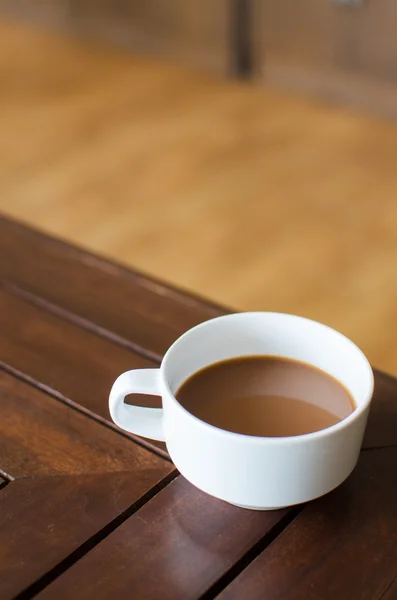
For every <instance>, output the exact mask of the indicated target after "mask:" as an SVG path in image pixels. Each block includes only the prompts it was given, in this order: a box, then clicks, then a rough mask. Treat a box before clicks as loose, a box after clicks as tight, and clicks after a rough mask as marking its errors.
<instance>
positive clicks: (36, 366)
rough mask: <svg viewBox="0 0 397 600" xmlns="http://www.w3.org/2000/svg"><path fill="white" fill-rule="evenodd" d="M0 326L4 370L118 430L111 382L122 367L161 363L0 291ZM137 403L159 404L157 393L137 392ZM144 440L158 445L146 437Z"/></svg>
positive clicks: (122, 369)
mask: <svg viewBox="0 0 397 600" xmlns="http://www.w3.org/2000/svg"><path fill="white" fill-rule="evenodd" d="M0 329H1V332H2V334H1V336H0V363H2V364H3V365H4V366H5V368H8V369H11V370H12V371H13V372H17V373H20V374H22V375H23V376H24V377H27V378H28V379H30V380H32V381H33V382H35V383H36V384H37V385H39V386H40V387H42V388H44V389H46V390H48V391H50V392H51V393H52V394H54V395H55V396H57V397H59V398H61V399H64V400H65V401H67V402H69V403H71V404H73V405H76V406H78V407H80V408H81V409H82V410H86V411H88V413H89V414H93V415H98V416H99V418H101V419H103V420H104V421H106V422H107V423H109V424H110V425H111V426H112V427H114V428H116V426H114V425H113V423H112V422H111V419H110V415H109V410H108V395H109V391H110V388H111V385H112V383H113V381H114V380H115V379H116V377H117V376H118V375H119V374H120V373H122V372H123V371H127V370H129V369H135V368H144V367H153V366H157V363H154V362H153V361H149V360H148V359H146V358H142V357H141V356H139V355H138V354H136V353H135V352H133V351H131V350H129V349H127V348H124V347H122V346H120V345H118V344H116V343H114V342H111V341H110V340H107V339H106V338H103V337H102V336H98V335H96V334H94V333H92V332H90V331H87V330H85V329H82V328H81V327H78V326H77V325H75V324H73V323H70V322H68V321H64V320H63V319H61V318H59V317H57V316H55V315H53V314H51V313H49V312H48V311H46V310H45V309H44V308H40V307H37V306H34V305H32V304H30V303H28V302H26V301H24V300H22V299H20V298H18V297H15V296H13V295H10V294H8V293H5V292H4V291H1V289H0ZM134 401H135V402H138V403H139V404H141V405H145V406H160V405H161V400H160V398H159V397H156V396H139V398H135V399H134ZM134 439H135V438H134ZM141 443H143V444H149V446H150V447H155V446H154V445H153V444H151V443H149V442H146V441H145V440H142V441H141ZM156 447H158V448H159V449H160V450H161V452H164V444H161V443H160V442H159V443H156Z"/></svg>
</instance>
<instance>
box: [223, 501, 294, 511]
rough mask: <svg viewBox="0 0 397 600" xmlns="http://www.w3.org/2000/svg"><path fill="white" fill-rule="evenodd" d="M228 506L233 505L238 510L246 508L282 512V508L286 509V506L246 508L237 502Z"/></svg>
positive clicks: (246, 507)
mask: <svg viewBox="0 0 397 600" xmlns="http://www.w3.org/2000/svg"><path fill="white" fill-rule="evenodd" d="M228 504H232V505H233V506H237V507H238V508H245V509H247V510H281V509H282V508H285V506H270V507H266V506H244V505H243V504H236V503H235V502H228Z"/></svg>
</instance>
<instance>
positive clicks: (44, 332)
mask: <svg viewBox="0 0 397 600" xmlns="http://www.w3.org/2000/svg"><path fill="white" fill-rule="evenodd" d="M11 225H12V226H13V227H11V231H12V234H13V236H14V234H18V235H20V238H19V241H20V242H21V243H24V240H25V238H27V239H29V240H30V243H31V244H32V245H31V246H29V247H28V250H29V252H28V254H29V256H32V255H34V252H36V257H37V253H38V254H39V258H40V261H38V263H39V264H40V265H41V266H40V269H42V268H43V264H44V268H43V271H41V272H39V273H38V275H39V277H38V278H36V275H37V272H36V271H37V266H35V260H33V261H31V263H29V265H28V267H26V266H25V265H24V264H23V263H24V261H23V256H22V255H21V256H20V264H18V261H17V265H18V268H19V267H21V272H19V271H18V269H17V270H16V271H15V272H14V273H12V272H11V273H10V271H9V269H8V267H7V264H5V263H7V261H2V262H1V264H0V273H1V275H2V276H5V278H6V280H7V282H8V283H7V285H8V288H6V291H4V290H3V292H2V293H1V294H0V306H1V302H3V303H4V304H3V308H5V310H6V311H8V314H9V315H11V317H12V318H10V321H9V323H8V330H7V340H8V341H7V344H6V348H3V349H2V350H3V351H4V350H5V359H6V360H5V361H3V364H4V365H5V367H6V368H7V369H8V370H9V371H10V372H13V373H18V375H19V376H20V377H22V378H25V379H26V380H28V381H30V382H31V383H32V384H34V385H36V386H38V387H43V388H45V389H46V390H47V391H49V392H50V393H51V394H52V395H53V396H54V397H57V398H59V399H62V400H63V401H65V402H68V403H69V404H71V405H73V406H76V407H78V408H79V409H80V410H86V411H88V412H89V414H91V415H92V416H95V415H97V414H98V415H99V418H100V419H101V420H106V419H107V418H108V415H107V414H105V413H104V412H103V410H104V406H106V402H105V404H104V397H103V389H104V387H103V386H104V383H105V381H104V379H106V377H109V378H110V380H112V379H113V378H114V376H113V368H114V369H115V368H116V365H117V368H119V367H121V365H122V363H123V361H124V360H126V361H127V359H128V361H129V364H128V366H127V367H126V368H131V367H132V366H135V364H138V363H139V364H140V366H152V365H153V364H154V363H153V362H152V361H150V360H148V357H151V358H155V359H158V358H159V357H160V356H161V352H163V351H164V349H162V347H161V345H158V342H157V341H156V339H154V338H153V337H152V336H153V330H152V321H151V319H152V314H151V312H150V311H147V312H146V314H145V315H142V318H143V319H147V322H146V324H145V328H146V329H145V328H144V329H142V328H141V329H138V330H137V332H136V331H135V330H134V327H132V328H131V329H130V330H129V331H128V332H127V336H128V337H125V335H123V332H124V329H123V328H124V325H125V323H124V321H123V315H122V316H121V318H120V315H119V313H118V312H117V311H115V310H114V308H115V305H114V304H111V303H107V302H106V303H105V304H104V305H101V306H100V307H99V309H98V307H96V315H95V322H94V321H92V320H91V318H90V315H89V313H88V312H87V311H88V309H89V305H85V304H84V303H83V305H80V304H79V302H80V298H79V294H83V295H84V294H85V293H88V294H89V295H90V297H91V301H94V298H95V294H96V291H97V289H98V285H97V284H98V281H97V279H96V276H95V272H94V271H95V269H96V265H97V261H98V264H100V265H101V270H102V271H103V272H104V273H105V276H104V277H105V280H106V285H107V286H108V288H107V289H108V290H110V289H111V286H114V287H117V285H118V284H117V281H118V278H121V279H122V280H123V281H124V277H125V278H126V279H127V281H128V288H129V290H128V291H129V294H130V297H129V304H130V305H131V304H133V302H134V298H135V296H134V293H135V285H136V280H135V279H134V278H135V277H138V281H139V286H141V287H139V286H138V287H139V293H140V294H141V293H142V289H143V290H144V293H143V294H144V296H145V294H146V293H147V289H149V292H150V293H149V295H148V298H147V300H148V302H149V298H150V301H151V302H152V303H153V306H154V309H155V311H156V310H158V309H161V306H160V307H158V306H157V304H156V302H157V300H156V298H153V297H152V296H151V295H152V293H153V288H152V287H151V286H149V288H147V287H145V284H144V283H143V282H144V281H146V280H145V278H144V277H143V276H136V275H135V274H129V272H128V271H126V270H125V269H123V268H121V267H118V266H115V265H112V264H110V263H107V262H106V261H103V260H102V259H98V258H96V257H93V256H92V255H89V254H88V253H84V252H81V251H79V250H75V249H73V248H72V249H70V248H69V247H68V246H66V245H65V244H63V243H62V242H57V241H56V240H49V241H48V240H47V238H44V237H43V236H41V234H38V233H36V232H29V230H27V229H26V228H24V227H23V226H20V225H18V224H11ZM6 229H7V230H8V231H10V229H9V228H8V227H7V228H6ZM18 232H19V233H18ZM13 236H12V237H13ZM4 239H5V238H4V237H3V236H2V237H1V238H0V246H1V243H2V242H3V241H4ZM17 239H18V236H17ZM32 239H33V240H34V242H35V244H37V246H35V245H34V244H33V243H32ZM47 244H48V246H47ZM53 245H54V246H53ZM42 246H44V247H45V248H46V252H47V253H46V252H44V253H43V254H40V253H39V251H40V252H41V250H40V248H42ZM8 248H9V246H8ZM53 248H56V249H57V252H58V249H59V248H61V250H60V251H59V253H60V256H61V259H60V261H59V263H57V262H56V261H55V263H54V262H51V261H52V260H53V257H52V254H51V253H52V251H53ZM5 250H6V251H7V247H6V248H5ZM75 253H76V254H75ZM81 254H83V256H84V260H83V264H84V262H87V261H88V264H89V271H88V273H87V272H86V270H85V269H86V265H85V264H84V268H83V270H82V272H80V271H79V269H78V262H79V260H78V258H76V256H81ZM2 256H3V257H4V253H3V254H2ZM70 256H72V257H73V260H72V263H73V264H72V267H70V262H69V261H70ZM10 257H11V255H10V254H8V258H10ZM65 257H66V258H65ZM87 257H89V258H87ZM46 261H47V262H46ZM65 261H66V267H68V268H70V269H71V271H72V272H74V270H75V269H74V267H76V271H77V274H78V276H77V282H78V285H73V276H72V275H70V279H69V281H68V282H67V284H68V286H69V287H70V288H71V290H69V294H70V296H67V295H66V300H65V297H64V296H63V294H64V292H65V288H64V287H63V282H62V277H61V275H62V269H63V268H64V267H65ZM76 262H77V264H76ZM4 265H5V266H6V267H7V268H5V269H4ZM93 265H94V266H93ZM35 269H36V271H35ZM40 269H39V270H40ZM58 271H59V274H58V279H57V272H58ZM108 271H109V272H110V273H111V274H112V276H111V277H110V280H108V275H109V273H108ZM115 273H116V274H117V276H116V275H115ZM121 273H122V274H121ZM48 275H51V277H49V276H48ZM87 275H88V276H87ZM130 276H131V277H132V280H130V279H129V277H130ZM53 277H55V281H56V285H55V292H54V289H53V287H52V286H51V285H49V283H48V282H51V279H52V278H53ZM101 277H102V274H101ZM87 280H88V281H89V284H88V288H87ZM131 281H133V286H132V287H131V285H132V284H131ZM38 282H39V283H38ZM101 284H102V279H101ZM156 285H157V284H156ZM159 285H160V288H159V289H160V290H164V289H167V290H168V289H169V288H167V286H164V287H162V286H161V284H159ZM41 286H42V287H41ZM79 286H81V287H79ZM99 287H100V286H99ZM32 289H33V291H32ZM156 289H157V288H156ZM76 290H77V291H76ZM169 293H170V296H171V297H172V299H173V300H172V302H174V300H175V298H174V296H173V295H172V294H173V292H172V291H170V292H169ZM174 293H175V294H176V295H177V297H178V294H179V293H178V292H174ZM57 294H58V295H57ZM116 296H117V294H116ZM138 297H139V298H140V296H139V294H138ZM167 297H168V296H167ZM181 298H183V296H180V297H178V300H177V303H176V305H175V307H174V308H173V309H172V310H174V309H175V311H176V314H178V311H179V310H180V304H179V303H180V302H182V305H183V301H182V299H181ZM120 301H121V302H122V307H124V308H121V309H120V312H121V311H122V310H127V305H126V303H125V298H124V296H122V297H121V298H120ZM123 302H124V304H123ZM140 302H143V309H142V305H141V306H140V308H139V310H143V311H144V310H146V308H147V306H148V303H147V302H146V300H144V301H142V300H140ZM57 303H58V304H57ZM192 305H193V310H192V311H191V312H189V311H190V309H189V311H188V312H189V314H188V315H186V314H184V317H183V318H184V319H187V320H186V321H184V320H183V326H184V327H185V326H186V327H189V326H191V325H193V324H195V320H196V319H198V318H199V315H200V320H203V319H204V318H209V313H208V312H206V310H204V308H203V309H202V311H201V309H200V307H201V304H200V301H198V300H193V301H192ZM13 306H15V307H16V308H15V310H14V311H13V309H12V307H13ZM189 306H190V305H189ZM190 307H191V306H190ZM217 310H218V309H216V308H213V307H212V308H210V311H209V312H210V313H211V314H210V316H216V314H220V313H221V312H222V310H219V313H218V312H217ZM0 312H2V311H0ZM4 314H7V313H4ZM21 314H22V315H23V318H22V319H21ZM136 314H138V317H136V315H134V318H137V319H138V320H139V319H140V318H141V315H140V314H139V312H138V313H136ZM128 316H129V315H128ZM128 316H127V320H128ZM18 318H19V319H20V321H19V326H18ZM162 318H164V315H163V316H162V317H161V318H160V319H159V317H158V315H157V316H156V318H155V320H154V321H155V326H156V327H157V328H159V327H160V328H161V327H163V324H162V323H161V319H162ZM178 322H179V321H178V319H176V321H175V320H174V322H173V325H172V328H167V326H164V328H163V331H165V333H164V334H163V336H162V342H161V343H162V344H163V343H165V342H167V343H168V340H169V339H171V338H170V337H169V336H171V333H170V330H171V329H172V335H173V336H175V337H177V336H178V335H179V334H180V333H182V330H181V327H182V326H181V325H178ZM188 322H189V323H188ZM29 323H35V324H36V330H35V329H34V327H33V331H32V330H30V331H29ZM38 323H39V325H38V328H37V324H38ZM98 323H99V324H98ZM110 323H113V325H111V326H110ZM11 324H12V326H11ZM148 324H149V325H148ZM6 325H7V323H4V326H6ZM113 326H114V327H115V329H116V331H117V333H116V334H113V331H112V330H111V329H110V327H113ZM82 327H84V329H82ZM178 328H179V329H178ZM55 332H58V335H59V334H60V333H62V335H60V336H59V337H60V338H61V340H64V339H67V340H68V342H67V343H66V344H64V346H66V349H65V348H63V349H61V350H59V349H58V352H60V354H59V355H56V356H55V357H52V354H53V352H54V351H55V349H56V348H58V346H55V345H54V344H53V340H54V334H55ZM38 333H39V335H38ZM135 334H137V335H138V338H139V342H138V343H137V342H135V341H134V339H136V338H135ZM56 337H57V336H56V335H55V339H56ZM51 342H52V343H51ZM121 346H124V347H121ZM43 348H47V353H46V354H44V356H43V355H42V350H43ZM48 348H50V349H51V352H48ZM131 348H134V349H135V350H136V351H137V352H134V353H132V352H131V351H130V350H129V349H131ZM21 349H23V351H22V352H21ZM88 350H91V351H92V352H93V353H92V354H90V360H88V361H87V360H86V358H87V356H88V355H87V351H88ZM105 350H106V351H105ZM101 351H102V352H103V354H102V352H101ZM18 352H20V354H19V353H18ZM122 352H123V353H124V354H123V356H122ZM114 354H116V360H115V361H114V363H112V366H111V369H110V370H108V371H106V366H107V365H108V363H109V362H111V359H110V357H111V356H113V355H114ZM142 355H144V356H142ZM92 356H94V357H95V358H94V359H93V358H92ZM98 356H103V360H102V359H101V358H100V359H99V365H98V363H97V358H98ZM132 356H133V360H134V365H132V364H131V361H132ZM34 357H35V360H32V359H33V358H34ZM51 359H52V361H53V362H52V363H51ZM48 360H50V363H48ZM90 361H91V362H90ZM119 361H120V362H119ZM135 361H136V362H135ZM140 361H141V362H140ZM142 361H143V362H142ZM144 361H147V362H144ZM59 364H60V365H61V368H60V370H59V369H58V370H57V368H56V367H57V365H58V366H59ZM65 364H67V365H68V367H67V368H66V371H64V369H63V367H64V365H65ZM156 364H157V363H156ZM49 365H51V366H52V369H49ZM79 365H81V366H80V370H79ZM98 366H100V367H101V369H98ZM71 367H72V369H76V371H75V372H74V374H75V377H74V378H72V379H71V378H70V373H69V376H68V369H70V368H71ZM86 367H88V369H87V370H86ZM103 368H104V369H105V373H106V377H105V378H104V379H103V380H101V381H99V382H98V383H97V390H98V396H97V395H96V394H94V393H93V390H92V388H91V387H90V388H89V389H88V388H85V387H84V386H85V385H86V384H87V381H90V382H91V381H92V377H91V376H88V377H87V376H86V377H85V379H84V377H83V375H84V373H92V374H93V373H94V371H95V372H99V371H101V370H102V369H103ZM126 368H124V367H123V368H120V371H119V372H121V371H122V370H126ZM54 369H55V373H54ZM90 369H91V371H90ZM83 371H84V373H83ZM117 374H118V373H116V375H117ZM110 375H111V377H110ZM49 376H50V377H49ZM79 381H80V382H81V381H84V384H83V385H82V386H81V385H78V382H79ZM106 381H107V380H106ZM393 381H394V380H393V379H392V378H388V376H385V375H383V374H377V399H376V401H375V402H374V410H373V411H372V414H371V421H372V422H370V424H369V427H368V434H367V438H366V444H367V447H378V446H382V445H383V446H390V445H393V443H394V442H395V431H396V429H395V423H396V417H397V413H396V404H395V402H393V397H394V398H395V390H394V391H393V387H394V386H393ZM81 388H83V389H81ZM60 390H61V391H60ZM84 390H86V392H85V393H84ZM101 391H102V392H101ZM107 391H108V390H106V395H107ZM101 393H102V395H101ZM73 398H75V399H73ZM87 402H89V403H90V402H94V404H93V405H92V406H91V407H90V408H87V406H86V404H87ZM101 413H102V414H101ZM102 415H105V416H102ZM96 418H98V417H96ZM179 481H182V482H183V479H179V478H178V482H179ZM173 485H174V488H173V489H179V488H175V485H176V484H173ZM178 485H181V484H179V483H178ZM185 485H187V486H188V489H189V490H190V493H195V494H198V495H199V496H200V493H199V492H198V491H197V490H194V489H193V488H191V486H189V485H188V484H185ZM167 487H168V486H167ZM171 489H172V488H171ZM180 493H181V494H182V492H180ZM202 496H204V504H205V503H206V502H207V501H208V497H206V496H205V495H202ZM162 497H163V496H160V498H162ZM177 500H178V494H176V499H175V501H177ZM193 500H194V499H193ZM193 500H191V499H190V502H193V504H194V501H193ZM211 501H212V502H214V503H215V504H214V509H213V511H214V512H213V513H212V512H210V516H212V518H214V519H215V520H216V519H218V516H219V515H218V513H217V511H220V510H221V508H220V507H221V506H223V507H224V506H227V505H224V504H223V503H219V502H217V501H216V500H213V499H211ZM158 502H160V501H158ZM200 505H201V503H200ZM217 507H219V508H217ZM228 509H229V510H237V511H238V510H239V509H234V508H233V507H228ZM139 512H140V511H139ZM240 512H241V511H240ZM240 512H239V513H231V514H233V516H232V517H230V521H228V522H227V527H225V530H224V531H226V530H227V529H228V528H230V526H231V524H232V523H233V519H234V518H238V519H240V518H241V517H240ZM243 513H244V514H245V515H246V514H247V513H246V511H243ZM248 514H252V513H248ZM268 514H270V513H268ZM237 515H238V516H237ZM207 518H208V514H205V516H204V520H205V519H207ZM245 518H249V519H251V518H253V517H248V516H247V517H244V519H245ZM262 518H263V517H262ZM288 518H289V517H288ZM244 519H243V521H244ZM128 522H129V520H128ZM277 523H279V521H278V520H276V521H275V523H273V522H272V523H270V524H269V523H268V524H267V528H268V529H270V531H273V532H274V531H275V532H276V533H279V530H278V529H277V527H276V525H277ZM281 523H283V521H281ZM274 527H276V530H275V529H274ZM266 531H267V529H266V527H264V529H261V528H260V529H259V532H256V533H259V535H257V536H256V537H255V536H254V537H251V538H250V541H249V542H247V540H245V543H246V544H247V545H246V549H247V548H248V549H247V551H246V552H245V553H244V551H242V550H241V548H240V547H239V548H237V554H236V555H235V556H234V557H233V558H232V559H230V557H229V558H227V560H226V563H224V564H223V569H226V574H227V572H228V570H229V569H233V570H232V575H233V576H234V575H236V574H237V573H236V572H235V570H234V569H235V568H236V567H235V565H236V563H235V562H233V561H236V560H237V562H239V561H244V556H247V553H248V554H249V555H250V560H251V559H252V558H253V556H251V554H250V552H252V545H253V544H254V547H255V545H256V544H258V543H260V542H261V540H265V543H266V540H267V539H270V538H268V537H267V534H266ZM264 533H265V534H266V535H264ZM221 535H223V533H222V534H221ZM250 535H251V534H250ZM270 537H271V536H270ZM149 541H150V540H149ZM207 541H208V543H209V544H210V545H211V543H212V542H211V540H210V539H209V540H207ZM243 541H244V540H243ZM182 548H183V545H182ZM185 550H186V548H185ZM184 552H185V551H184ZM222 552H223V551H222ZM186 556H187V553H186ZM79 557H80V555H79ZM87 559H88V557H87ZM76 560H77V558H76ZM228 561H229V562H228ZM72 562H73V561H72ZM204 562H205V561H204ZM244 564H245V563H244ZM233 565H234V567H233ZM64 566H65V567H66V568H68V567H70V564H69V563H68V562H67V563H66V565H64ZM221 571H222V569H220V571H219V572H217V573H215V574H214V576H213V579H212V580H211V582H207V583H208V586H207V591H205V590H204V591H203V593H204V594H206V593H207V592H208V590H210V589H211V587H212V586H216V585H217V582H218V581H222V578H223V577H225V573H221ZM59 574H60V572H59V571H55V573H54V576H58V575H59ZM196 575H197V574H196ZM65 576H66V575H65ZM198 576H199V578H200V577H202V573H201V572H200V569H198ZM48 582H49V581H48V580H44V582H43V581H42V582H41V584H42V585H43V584H44V585H46V584H47V583H48ZM36 583H37V582H36ZM33 585H35V584H33ZM214 589H215V588H214ZM36 591H38V588H36ZM31 592H32V593H33V592H34V593H36V592H35V590H34V589H31Z"/></svg>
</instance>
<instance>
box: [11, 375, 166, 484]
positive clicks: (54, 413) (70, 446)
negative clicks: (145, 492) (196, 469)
mask: <svg viewBox="0 0 397 600" xmlns="http://www.w3.org/2000/svg"><path fill="white" fill-rule="evenodd" d="M0 413H1V419H0V468H1V469H2V470H3V471H5V472H6V473H8V474H9V475H11V476H12V477H13V478H20V477H32V476H35V477H37V476H43V475H55V474H68V475H81V474H84V473H102V474H105V473H108V472H113V471H130V472H131V479H136V480H137V481H138V482H141V483H144V482H145V481H146V482H147V485H148V486H151V485H153V484H154V483H156V482H157V481H158V479H159V478H162V477H164V476H165V475H167V474H168V473H169V472H170V471H171V470H172V465H171V464H170V463H169V462H168V461H165V460H163V459H162V458H160V457H158V456H156V455H155V454H153V453H152V452H150V451H149V450H146V449H145V448H143V447H141V446H139V445H138V444H135V443H134V442H132V441H131V440H129V439H127V438H126V437H124V436H121V435H119V434H118V433H116V432H115V431H113V430H112V429H110V428H109V427H106V426H105V425H102V424H101V423H98V422H97V421H95V420H94V419H91V418H89V417H87V416H85V415H83V414H82V413H80V412H78V411H76V410H73V409H71V408H70V407H69V406H67V405H66V404H63V403H62V402H59V401H58V400H56V399H54V398H52V397H51V396H49V395H48V394H45V393H43V392H41V391H39V390H37V389H35V388H34V387H32V386H30V385H28V384H26V383H24V382H23V381H20V380H18V379H16V378H14V377H12V376H11V375H9V374H8V373H5V372H4V371H0Z"/></svg>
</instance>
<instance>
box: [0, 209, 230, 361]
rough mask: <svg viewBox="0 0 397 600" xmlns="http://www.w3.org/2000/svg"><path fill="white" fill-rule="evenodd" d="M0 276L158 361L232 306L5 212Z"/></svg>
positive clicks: (0, 230) (32, 297) (0, 240)
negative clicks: (49, 233) (194, 329)
mask: <svg viewBox="0 0 397 600" xmlns="http://www.w3.org/2000/svg"><path fill="white" fill-rule="evenodd" d="M0 280H2V281H4V282H7V283H8V284H9V285H11V286H13V287H14V288H15V291H16V290H18V289H19V290H20V293H21V294H24V295H25V296H26V297H29V298H30V300H31V301H32V302H34V301H36V302H38V303H41V304H43V305H44V307H45V308H46V309H47V310H50V311H58V312H59V313H60V314H62V316H63V317H64V318H69V319H71V320H77V322H78V324H79V325H80V326H81V327H87V328H90V329H92V330H94V331H98V332H99V333H100V334H101V335H104V336H106V335H107V336H109V337H110V338H111V339H115V340H116V341H117V342H118V343H120V344H122V345H127V346H128V347H130V348H132V349H133V350H136V351H138V352H139V353H141V354H144V355H146V356H147V357H148V358H151V359H154V360H161V358H162V356H163V354H164V352H165V351H166V350H167V349H168V347H169V346H170V345H171V344H172V342H174V341H175V339H176V338H177V337H179V335H181V334H182V333H183V332H184V331H186V330H187V329H190V328H191V327H193V326H194V325H197V324H198V323H200V322H202V321H204V320H206V319H209V318H212V317H215V316H219V315H221V314H224V313H225V312H227V311H226V310H225V309H224V308H222V307H219V306H217V305H215V304H211V303H210V302H204V301H202V300H201V299H199V298H197V297H195V296H193V295H190V294H188V293H185V292H180V291H177V290H175V289H174V288H172V287H170V286H167V285H166V284H164V283H162V282H159V281H156V280H153V279H151V278H148V277H146V276H144V275H142V274H139V273H136V272H134V271H131V270H129V269H127V268H124V267H122V266H121V265H118V264H115V263H113V262H110V261H108V260H105V259H103V258H100V257H98V256H95V255H93V254H91V253H89V252H87V251H85V250H82V249H78V248H75V247H73V246H70V245H69V244H66V243H64V242H62V241H60V240H58V239H54V238H50V237H48V236H45V235H43V234H41V233H39V232H38V231H35V230H32V229H30V228H27V227H25V226H23V225H22V224H20V223H17V222H15V221H11V220H10V219H6V218H4V217H3V218H1V217H0Z"/></svg>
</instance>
